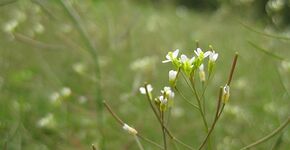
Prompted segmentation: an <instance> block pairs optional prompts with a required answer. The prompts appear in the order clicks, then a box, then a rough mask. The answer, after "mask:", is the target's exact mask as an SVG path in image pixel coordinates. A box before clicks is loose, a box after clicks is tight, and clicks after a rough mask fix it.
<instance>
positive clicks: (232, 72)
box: [227, 53, 239, 86]
mask: <svg viewBox="0 0 290 150" xmlns="http://www.w3.org/2000/svg"><path fill="white" fill-rule="evenodd" d="M238 56H239V55H238V53H236V54H235V57H234V60H233V63H232V68H231V71H230V75H229V79H228V82H227V85H228V86H230V84H231V81H232V79H233V75H234V71H235V68H236V64H237V61H238Z"/></svg>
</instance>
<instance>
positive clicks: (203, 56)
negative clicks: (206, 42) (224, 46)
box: [194, 48, 211, 59]
mask: <svg viewBox="0 0 290 150" xmlns="http://www.w3.org/2000/svg"><path fill="white" fill-rule="evenodd" d="M194 53H195V54H196V55H197V57H199V58H201V59H204V58H206V57H207V56H209V55H210V53H211V52H210V51H206V52H205V53H204V52H203V51H202V50H201V48H197V49H196V50H195V51H194Z"/></svg>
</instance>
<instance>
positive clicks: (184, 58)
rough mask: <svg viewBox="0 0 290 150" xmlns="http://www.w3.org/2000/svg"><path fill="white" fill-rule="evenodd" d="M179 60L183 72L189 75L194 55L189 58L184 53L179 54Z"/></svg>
mask: <svg viewBox="0 0 290 150" xmlns="http://www.w3.org/2000/svg"><path fill="white" fill-rule="evenodd" d="M180 61H181V63H182V65H181V66H182V69H183V71H184V72H185V74H186V75H187V76H190V74H191V72H192V69H193V66H194V65H193V62H194V61H195V57H192V58H191V59H189V58H188V57H187V56H186V55H183V54H182V55H181V56H180Z"/></svg>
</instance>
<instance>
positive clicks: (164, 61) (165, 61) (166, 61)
mask: <svg viewBox="0 0 290 150" xmlns="http://www.w3.org/2000/svg"><path fill="white" fill-rule="evenodd" d="M168 62H171V60H163V61H162V63H168Z"/></svg>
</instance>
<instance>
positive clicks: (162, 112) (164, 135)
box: [161, 111, 167, 150]
mask: <svg viewBox="0 0 290 150" xmlns="http://www.w3.org/2000/svg"><path fill="white" fill-rule="evenodd" d="M161 122H162V124H164V111H161ZM161 127H162V135H163V144H164V145H163V146H164V150H167V143H166V133H165V128H164V126H163V125H161Z"/></svg>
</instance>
